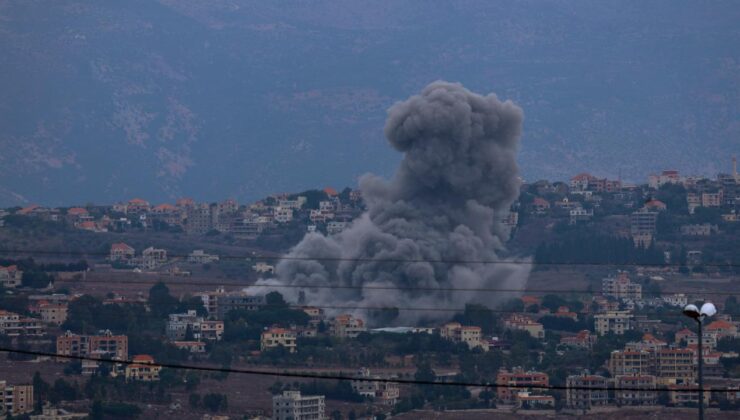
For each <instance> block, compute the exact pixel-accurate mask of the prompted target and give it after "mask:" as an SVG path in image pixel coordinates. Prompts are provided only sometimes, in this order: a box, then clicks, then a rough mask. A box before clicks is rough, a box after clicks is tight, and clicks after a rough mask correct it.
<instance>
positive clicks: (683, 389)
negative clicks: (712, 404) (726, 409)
mask: <svg viewBox="0 0 740 420" xmlns="http://www.w3.org/2000/svg"><path fill="white" fill-rule="evenodd" d="M696 388H697V386H696V384H693V383H692V384H683V385H668V401H669V402H670V403H671V404H672V405H677V406H681V405H688V404H691V405H698V404H699V393H698V392H697V391H696ZM703 394H704V404H705V405H709V400H710V397H711V395H712V387H711V386H706V385H704V393H703Z"/></svg>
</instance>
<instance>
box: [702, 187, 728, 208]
mask: <svg viewBox="0 0 740 420" xmlns="http://www.w3.org/2000/svg"><path fill="white" fill-rule="evenodd" d="M723 201H724V194H723V191H722V190H719V191H716V192H703V193H701V206H702V207H721V206H722V203H723Z"/></svg>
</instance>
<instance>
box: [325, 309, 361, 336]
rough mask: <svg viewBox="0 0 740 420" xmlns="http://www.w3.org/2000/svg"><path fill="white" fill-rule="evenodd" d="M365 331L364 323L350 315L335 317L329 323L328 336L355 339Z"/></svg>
mask: <svg viewBox="0 0 740 420" xmlns="http://www.w3.org/2000/svg"><path fill="white" fill-rule="evenodd" d="M365 331H367V328H366V327H365V321H363V320H362V319H360V318H355V317H354V316H352V315H349V314H344V315H337V316H336V317H334V318H333V319H331V320H330V321H329V334H330V335H332V336H334V337H339V338H356V337H357V336H358V335H360V334H361V333H363V332H365Z"/></svg>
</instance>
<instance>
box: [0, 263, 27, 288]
mask: <svg viewBox="0 0 740 420" xmlns="http://www.w3.org/2000/svg"><path fill="white" fill-rule="evenodd" d="M22 282H23V271H21V270H19V269H18V266H16V265H10V266H7V267H0V287H3V288H5V289H13V288H16V287H18V286H20V285H21V284H22Z"/></svg>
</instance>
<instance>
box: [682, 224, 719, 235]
mask: <svg viewBox="0 0 740 420" xmlns="http://www.w3.org/2000/svg"><path fill="white" fill-rule="evenodd" d="M717 231H719V229H718V228H717V225H712V224H709V223H701V224H694V225H683V226H681V235H684V236H709V235H711V234H712V233H716V232H717Z"/></svg>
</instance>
